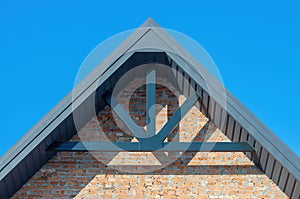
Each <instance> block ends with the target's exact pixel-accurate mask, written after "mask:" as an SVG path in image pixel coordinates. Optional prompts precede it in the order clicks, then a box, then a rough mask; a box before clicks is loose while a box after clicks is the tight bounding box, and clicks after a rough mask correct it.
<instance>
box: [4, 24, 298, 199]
mask: <svg viewBox="0 0 300 199" xmlns="http://www.w3.org/2000/svg"><path fill="white" fill-rule="evenodd" d="M147 23H148V25H149V24H150V25H151V23H152V22H151V21H150V22H146V24H147ZM145 32H147V31H145ZM148 32H149V31H148ZM145 34H146V33H145ZM157 34H159V33H157ZM162 35H164V37H166V36H165V33H162ZM140 36H141V37H142V36H143V35H140ZM136 39H138V38H136ZM131 40H133V39H131ZM171 41H172V40H171ZM149 42H151V41H149ZM173 45H177V44H176V43H175V42H174V43H173ZM115 55H116V56H115V57H117V59H112V58H111V59H110V62H107V63H110V64H109V67H106V68H104V69H105V70H103V69H101V70H95V71H93V73H92V74H90V75H89V76H88V77H87V78H86V79H85V80H84V81H83V82H81V83H80V84H79V85H78V89H77V90H76V95H75V96H76V97H75V98H74V100H73V101H72V93H70V94H69V95H67V96H66V97H65V98H64V99H63V100H62V101H61V102H60V103H59V104H58V105H57V106H56V107H54V108H53V110H51V111H50V112H49V113H48V114H47V115H46V116H45V117H44V118H43V119H42V120H41V121H40V122H39V123H38V124H37V125H36V126H34V127H33V128H32V129H31V130H30V131H29V132H28V133H27V134H26V135H25V136H24V137H23V138H22V139H21V140H20V141H19V142H18V143H17V144H16V145H15V146H14V147H13V148H12V149H11V150H9V151H8V152H7V153H6V154H5V155H4V156H3V157H2V158H1V159H0V171H1V172H0V190H1V191H0V198H8V197H10V196H12V195H13V194H14V193H15V192H16V191H17V190H18V189H19V188H20V187H21V186H22V185H23V184H24V183H25V182H27V180H28V179H29V178H30V177H31V176H32V175H33V174H34V173H35V172H36V171H37V170H39V169H40V168H41V166H43V165H44V164H45V163H46V162H47V161H48V160H49V159H50V158H51V157H52V156H53V155H54V154H55V153H54V152H49V151H46V149H47V147H48V146H49V145H50V144H51V143H53V142H54V141H66V140H68V139H70V138H71V137H72V136H73V135H74V134H75V133H76V132H77V131H76V128H75V125H74V119H75V120H76V127H77V128H80V126H82V125H84V124H85V122H87V121H88V120H89V119H90V118H91V117H92V116H93V115H94V114H95V113H94V112H95V111H94V112H93V110H92V109H91V108H90V107H93V106H95V108H96V110H97V111H99V110H101V109H102V108H103V106H104V102H103V100H102V98H101V96H102V95H103V94H104V93H105V92H106V91H108V90H110V89H112V88H113V86H114V85H115V83H116V81H117V80H118V79H119V78H120V77H121V76H122V75H123V74H124V73H125V72H126V71H128V70H130V69H131V68H133V67H135V66H138V65H141V64H144V63H162V64H165V65H168V66H169V67H172V68H173V69H174V70H175V71H176V73H178V74H179V73H180V74H181V75H182V76H184V78H186V79H187V80H188V81H187V82H189V83H190V84H191V85H192V86H193V87H194V89H195V90H196V91H197V93H198V94H199V95H200V96H202V100H203V105H204V106H201V111H202V112H203V113H206V114H207V116H208V117H209V118H210V119H211V120H213V121H214V123H215V124H216V126H217V127H218V128H220V129H221V130H222V131H223V132H224V133H225V135H226V136H227V137H228V138H230V139H231V140H232V141H236V142H238V141H240V142H249V143H250V144H251V145H252V146H253V147H254V148H255V149H256V155H251V154H250V153H249V154H247V156H248V157H249V158H250V159H251V160H252V161H254V162H255V164H256V165H258V166H259V167H260V168H261V169H262V170H263V171H264V172H265V173H266V175H267V176H268V177H269V178H271V179H272V180H273V181H274V182H275V183H276V184H277V185H278V186H279V187H280V188H281V189H282V190H283V191H284V192H285V193H286V194H287V195H288V196H291V197H292V198H299V197H300V181H299V180H300V169H299V166H300V161H299V157H298V156H297V155H295V154H294V153H293V152H292V151H291V150H290V149H289V148H288V147H287V146H285V145H284V144H283V143H282V142H281V141H280V140H279V139H278V138H277V137H276V136H275V135H274V134H273V133H272V132H271V131H270V130H268V129H267V128H266V127H265V126H264V125H263V124H262V123H261V122H260V121H259V120H258V119H257V118H256V117H255V116H254V115H252V114H251V113H250V112H249V111H248V110H247V109H246V108H245V107H244V106H243V105H242V104H241V103H240V102H239V101H238V100H237V99H236V98H234V97H233V96H232V94H230V93H229V92H228V91H227V90H226V98H225V99H224V96H223V95H222V93H220V92H221V91H220V83H218V82H217V80H216V79H215V78H213V77H212V76H210V75H209V74H208V73H207V71H205V70H203V71H202V72H201V75H204V76H206V81H204V79H203V77H202V76H201V75H200V73H199V72H197V70H195V67H198V66H196V65H197V63H195V62H193V60H190V59H187V60H188V61H187V60H183V59H182V58H181V57H179V56H178V55H176V54H172V53H164V52H150V51H149V49H148V50H147V52H136V53H134V52H131V53H126V54H125V53H118V52H117V53H115ZM181 75H176V74H175V75H174V77H175V78H180V77H181ZM176 81H177V82H178V81H181V80H179V79H177V80H176ZM178 86H179V88H180V87H181V89H182V91H183V93H184V94H185V95H189V93H188V92H189V91H187V90H185V89H184V88H185V86H184V85H183V84H181V85H178ZM95 91H96V92H95ZM208 91H209V92H208ZM224 102H226V103H225V104H224ZM72 103H73V104H72ZM74 109H75V110H74ZM74 113H80V114H79V115H80V118H73V117H74V115H78V114H74Z"/></svg>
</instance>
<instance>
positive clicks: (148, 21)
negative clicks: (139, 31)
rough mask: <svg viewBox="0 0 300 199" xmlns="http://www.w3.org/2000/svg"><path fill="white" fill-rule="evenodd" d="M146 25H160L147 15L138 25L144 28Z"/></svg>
mask: <svg viewBox="0 0 300 199" xmlns="http://www.w3.org/2000/svg"><path fill="white" fill-rule="evenodd" d="M146 27H160V25H158V23H156V21H154V20H153V19H152V18H151V17H149V18H148V19H146V21H144V23H142V25H141V26H140V28H146Z"/></svg>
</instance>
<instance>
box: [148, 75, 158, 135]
mask: <svg viewBox="0 0 300 199" xmlns="http://www.w3.org/2000/svg"><path fill="white" fill-rule="evenodd" d="M155 106H156V74H155V70H151V71H148V73H147V76H146V124H147V135H148V136H149V137H150V136H153V135H155V133H156V107H155Z"/></svg>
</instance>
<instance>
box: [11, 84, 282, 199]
mask: <svg viewBox="0 0 300 199" xmlns="http://www.w3.org/2000/svg"><path fill="white" fill-rule="evenodd" d="M141 81H142V82H143V81H144V79H135V80H134V81H132V82H131V83H130V84H129V85H128V86H127V87H126V88H124V90H123V91H122V92H121V93H120V95H119V98H118V100H119V102H120V103H122V104H123V106H124V107H125V108H126V109H128V110H129V112H130V114H131V116H132V118H133V119H134V120H135V121H136V122H137V123H138V124H139V125H140V126H141V127H142V128H145V127H144V126H145V124H146V122H145V105H144V104H145V87H140V88H138V89H137V90H135V89H136V88H135V85H137V83H138V82H139V83H140V82H141ZM157 81H158V83H161V86H158V87H157V102H158V104H163V105H162V106H161V105H157V107H156V111H157V119H156V124H157V131H158V130H159V129H160V128H161V127H162V126H163V125H164V124H165V123H166V121H167V120H168V118H170V117H171V116H172V114H173V113H174V111H175V110H176V109H177V107H178V106H180V105H181V104H182V102H183V101H184V99H185V97H184V96H182V95H180V93H179V92H178V91H176V90H175V88H174V87H173V86H172V85H171V84H170V83H168V82H166V81H165V80H163V79H158V80H157ZM133 89H134V90H135V92H134V93H133V94H132V91H133ZM124 97H126V98H128V97H130V103H129V105H126V103H125V100H124V99H125V98H124ZM196 107H197V105H196V106H194V107H193V108H192V109H191V110H190V111H189V112H188V114H187V115H186V116H185V117H184V118H183V119H182V120H181V122H180V123H179V125H178V126H177V127H176V128H175V129H174V130H173V132H172V133H171V135H170V136H169V137H168V140H169V141H172V140H176V141H218V142H221V141H229V140H228V138H227V137H226V136H225V135H224V134H223V133H222V132H221V131H220V130H219V129H217V128H216V127H215V126H214V124H213V122H211V121H208V119H207V118H206V117H205V115H203V114H202V113H201V112H200V111H199V110H198V108H196ZM72 140H84V141H88V140H94V141H95V140H99V141H108V140H111V141H120V140H121V141H128V142H135V141H136V139H135V138H134V137H133V136H132V135H130V132H129V131H128V130H127V129H126V127H125V126H124V125H123V124H122V122H121V121H119V120H118V118H116V117H114V115H113V113H112V111H111V109H110V108H109V107H105V108H104V109H103V110H102V111H101V112H99V113H98V114H97V116H95V117H93V118H92V119H91V121H90V122H88V123H87V124H86V125H85V126H84V127H83V128H82V129H81V130H80V132H79V134H78V135H75V136H74V137H73V138H72ZM132 171H134V173H132ZM137 172H138V173H137ZM37 197H38V198H276V199H279V198H287V196H286V195H285V194H284V193H283V192H282V191H281V190H280V189H279V188H278V187H277V186H276V185H275V184H274V183H273V182H272V181H271V180H270V179H269V178H268V177H267V176H266V175H265V174H264V173H263V172H261V171H260V170H259V169H258V168H257V167H256V166H255V165H254V164H253V163H252V162H251V161H250V160H249V159H248V158H247V157H246V156H245V155H244V154H243V153H191V152H186V153H182V154H181V153H168V154H167V153H162V152H155V153H145V152H143V153H142V152H140V153H133V152H132V153H129V152H121V153H100V152H97V153H96V152H94V153H87V152H59V153H57V154H56V155H55V156H54V157H53V158H52V159H51V160H49V162H48V163H47V164H46V165H44V166H43V167H42V169H40V170H39V171H38V172H36V174H35V175H34V176H33V177H32V178H31V179H30V180H29V181H28V182H27V183H26V184H25V185H24V186H23V187H22V188H21V189H20V190H19V191H18V192H17V193H16V194H15V195H14V196H13V198H37Z"/></svg>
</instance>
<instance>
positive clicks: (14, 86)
mask: <svg viewBox="0 0 300 199" xmlns="http://www.w3.org/2000/svg"><path fill="white" fill-rule="evenodd" d="M80 2H82V1H56V0H53V1H31V0H28V1H17V0H10V1H8V0H3V1H1V2H0V30H1V31H0V58H1V62H0V64H1V65H0V67H1V78H0V89H1V97H0V106H1V114H0V125H1V130H0V134H1V139H0V155H2V154H3V153H4V152H5V151H7V150H8V149H9V148H10V147H11V146H12V145H13V144H14V143H16V142H17V141H18V140H19V139H20V138H21V137H22V136H23V135H24V134H25V133H26V132H27V130H29V129H30V128H31V127H32V126H33V125H34V124H35V123H36V122H38V121H39V119H41V118H42V116H44V115H45V114H46V113H47V112H48V111H49V110H50V109H51V108H52V107H53V106H54V105H55V104H56V103H58V102H59V101H60V100H61V99H62V98H63V97H64V96H65V95H66V94H67V93H68V92H69V91H70V90H71V89H72V87H73V83H74V80H75V76H76V73H77V70H78V69H79V67H80V65H81V63H82V62H83V60H84V58H85V57H86V56H87V55H88V54H89V52H90V51H91V50H92V49H93V48H94V47H95V46H96V45H97V44H99V43H100V42H101V41H103V40H105V39H107V38H108V37H110V36H112V35H114V34H117V33H119V32H121V31H125V30H128V29H132V28H136V27H138V26H139V25H140V24H141V23H142V22H143V21H144V20H146V19H147V18H148V17H152V18H153V19H154V20H156V21H157V22H158V23H159V24H160V25H161V26H162V27H165V28H170V29H173V30H177V31H179V32H182V33H184V34H186V35H188V36H190V37H192V38H193V39H195V40H196V41H197V42H199V43H200V44H201V45H202V46H203V47H204V48H205V49H206V50H207V52H208V53H209V54H210V56H211V57H212V58H213V60H214V61H215V63H216V64H217V66H218V68H219V70H220V72H221V75H222V77H223V80H224V83H225V86H226V87H227V88H228V89H229V90H230V91H231V92H232V93H233V94H234V95H235V96H236V97H237V98H238V99H239V100H240V101H242V103H244V104H245V105H246V106H247V107H248V108H249V109H250V110H251V111H252V112H253V113H254V114H255V115H256V116H257V117H258V118H259V119H261V120H262V121H263V122H264V123H265V124H266V125H267V126H268V127H269V128H270V129H271V130H272V131H273V132H274V133H275V134H276V135H277V136H278V137H280V138H281V139H282V140H283V141H284V142H285V143H286V144H287V145H288V146H289V147H290V148H291V149H293V150H294V151H295V152H296V153H297V154H298V155H300V145H299V144H298V142H299V140H300V127H299V124H300V122H299V118H300V117H299V113H300V105H299V102H300V92H299V90H300V89H299V86H300V83H299V76H300V59H299V57H300V55H299V52H300V51H299V46H300V28H299V27H300V26H299V23H300V12H299V9H300V2H299V1H285V2H284V3H283V2H282V3H279V1H278V2H277V1H276V2H274V1H251V2H245V1H232V0H229V1H205V2H204V1H178V2H175V1H157V0H152V1H119V2H109V1H106V2H105V3H104V1H89V2H88V3H80Z"/></svg>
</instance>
